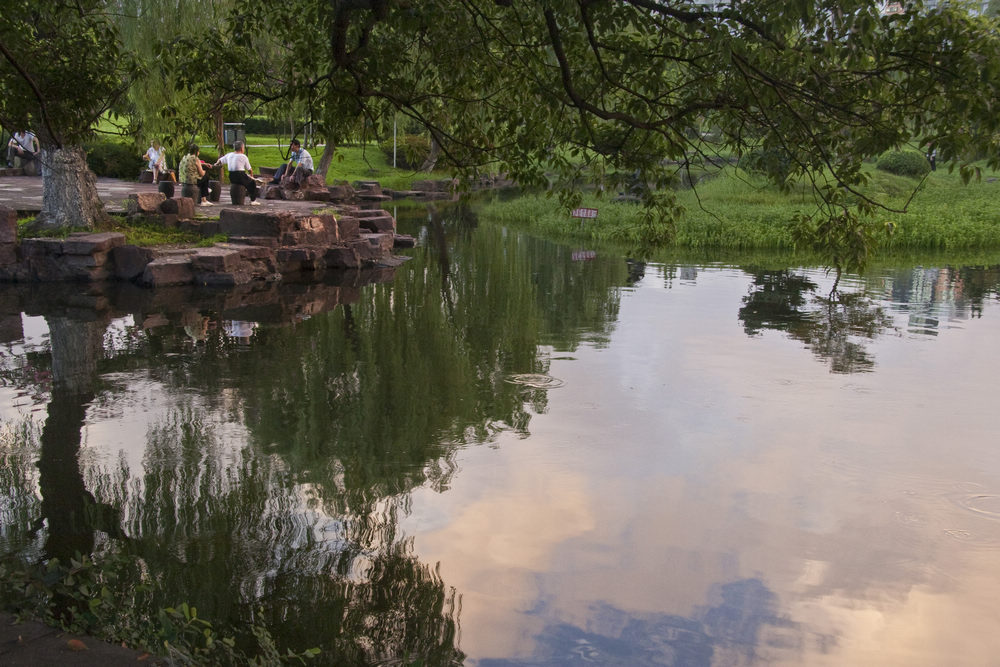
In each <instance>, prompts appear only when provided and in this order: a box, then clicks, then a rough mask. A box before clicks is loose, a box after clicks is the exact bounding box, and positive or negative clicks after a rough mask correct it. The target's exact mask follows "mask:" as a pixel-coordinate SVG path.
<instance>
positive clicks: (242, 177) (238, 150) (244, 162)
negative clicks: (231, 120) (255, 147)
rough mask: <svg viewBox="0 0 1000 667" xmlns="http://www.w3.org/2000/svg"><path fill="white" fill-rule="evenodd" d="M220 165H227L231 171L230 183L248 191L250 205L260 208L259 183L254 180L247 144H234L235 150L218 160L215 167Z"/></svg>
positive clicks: (240, 142)
mask: <svg viewBox="0 0 1000 667" xmlns="http://www.w3.org/2000/svg"><path fill="white" fill-rule="evenodd" d="M220 164H225V165H226V169H228V170H229V182H230V183H237V184H239V185H242V186H243V187H245V188H246V189H247V194H248V195H250V205H251V206H260V202H259V201H257V181H255V180H254V179H253V167H251V166H250V158H248V157H247V155H246V144H245V143H243V142H242V141H237V142H236V143H235V144H233V150H232V151H230V152H228V153H226V154H225V155H223V156H222V157H220V158H219V159H218V160H216V161H215V164H214V165H213V166H215V167H218V166H219V165H220Z"/></svg>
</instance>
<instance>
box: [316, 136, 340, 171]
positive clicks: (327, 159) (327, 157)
mask: <svg viewBox="0 0 1000 667" xmlns="http://www.w3.org/2000/svg"><path fill="white" fill-rule="evenodd" d="M334 150H336V149H335V148H334V146H333V142H332V141H330V140H329V139H327V140H326V145H325V146H323V154H322V155H320V156H319V166H318V167H316V173H317V174H319V175H320V176H322V177H323V178H326V172H327V171H329V169H330V164H331V163H332V162H333V151H334Z"/></svg>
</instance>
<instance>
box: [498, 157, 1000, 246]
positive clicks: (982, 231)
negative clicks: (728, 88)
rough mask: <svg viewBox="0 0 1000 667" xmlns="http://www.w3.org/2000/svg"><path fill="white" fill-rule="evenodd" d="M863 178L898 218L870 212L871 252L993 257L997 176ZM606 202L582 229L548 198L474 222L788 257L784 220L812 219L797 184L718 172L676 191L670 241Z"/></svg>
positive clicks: (533, 198) (633, 213)
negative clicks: (786, 187) (967, 179)
mask: <svg viewBox="0 0 1000 667" xmlns="http://www.w3.org/2000/svg"><path fill="white" fill-rule="evenodd" d="M868 173H869V176H870V181H869V183H868V184H867V185H866V186H865V187H864V192H865V194H866V195H868V196H870V197H874V198H876V199H878V200H879V201H881V202H883V203H884V204H886V206H887V207H888V208H890V209H899V210H895V211H894V210H878V211H877V212H876V213H875V215H874V217H873V218H872V220H871V222H872V224H874V225H877V226H879V227H880V228H885V229H886V230H888V229H891V230H892V233H891V234H889V233H886V234H885V235H884V236H885V238H884V241H883V243H882V245H881V247H880V251H882V252H889V251H893V252H898V251H904V252H909V251H914V250H949V251H953V250H982V249H1000V179H998V174H995V173H984V174H983V177H982V179H981V180H979V181H974V182H972V183H969V184H968V185H966V184H963V183H962V180H961V178H960V177H959V176H958V174H957V173H948V171H947V170H946V169H940V168H939V169H938V170H937V171H936V172H933V173H931V174H930V175H928V177H927V178H926V179H925V180H923V181H921V180H920V179H915V178H906V177H900V176H894V175H892V174H887V173H885V172H881V171H877V170H875V169H874V167H872V168H870V170H869V172H868ZM914 191H916V192H915V193H914ZM911 195H912V199H910V197H911ZM609 199H610V198H609V197H603V198H599V197H597V196H594V195H590V196H586V197H584V201H583V203H582V205H583V206H589V207H594V208H598V210H599V214H598V217H597V218H596V219H594V220H586V221H583V222H581V221H580V220H577V219H573V218H571V217H570V215H569V211H567V210H566V209H564V208H562V207H561V206H560V205H559V203H558V202H557V201H556V200H555V199H552V198H547V197H544V196H541V195H528V196H525V197H522V198H518V199H516V200H513V201H500V200H496V201H494V202H492V203H490V204H489V205H487V206H486V208H485V210H484V211H483V212H482V217H483V219H485V220H494V221H497V222H501V223H504V224H512V225H517V226H521V227H525V228H531V229H533V230H535V231H537V232H539V233H542V234H545V235H548V236H554V237H563V238H577V239H579V238H582V239H592V240H595V241H607V242H612V243H619V244H627V245H635V244H641V245H646V246H648V245H653V246H666V245H672V246H674V247H678V248H688V249H732V250H747V249H756V250H793V249H794V243H793V241H792V226H793V221H794V220H795V218H796V216H798V215H801V214H811V213H814V212H815V211H816V210H817V202H816V201H815V199H814V197H813V195H812V193H811V191H810V190H809V188H807V187H805V185H800V186H798V187H793V188H792V189H791V191H790V192H782V191H780V190H779V189H778V188H776V187H774V186H772V185H769V184H767V183H766V182H764V181H763V180H762V179H760V178H758V177H755V176H752V175H749V174H747V173H746V172H743V171H741V170H737V169H734V168H726V169H724V170H723V171H722V172H721V173H720V174H719V175H718V176H717V177H715V178H713V179H710V180H707V181H705V182H702V183H701V184H699V185H698V186H697V188H694V189H691V190H682V191H680V192H678V203H679V204H680V205H681V207H682V208H683V214H682V215H681V217H680V218H679V220H678V221H677V224H676V228H675V236H674V238H673V240H671V239H670V237H669V227H667V226H665V225H664V224H662V223H660V222H658V221H656V220H650V219H647V217H646V216H645V213H644V211H643V209H642V208H641V207H640V206H637V205H635V204H628V203H616V202H612V201H610V200H609ZM904 208H905V212H900V210H902V209H904Z"/></svg>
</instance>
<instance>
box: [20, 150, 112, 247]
mask: <svg viewBox="0 0 1000 667" xmlns="http://www.w3.org/2000/svg"><path fill="white" fill-rule="evenodd" d="M41 161H42V211H41V213H39V214H38V217H37V218H36V224H37V225H38V226H39V227H44V228H49V229H54V228H58V227H93V226H94V224H95V223H97V222H99V221H103V220H105V219H107V217H108V214H107V212H106V211H105V210H104V203H103V202H102V201H101V199H100V197H99V196H98V195H97V177H96V176H94V172H92V171H91V170H90V168H89V167H88V166H87V154H86V153H85V152H84V150H83V147H82V146H63V147H62V148H45V147H43V148H42V160H41Z"/></svg>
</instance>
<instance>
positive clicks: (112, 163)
mask: <svg viewBox="0 0 1000 667" xmlns="http://www.w3.org/2000/svg"><path fill="white" fill-rule="evenodd" d="M84 149H85V150H86V151H87V166H88V167H90V170H91V171H92V172H94V173H95V174H97V175H98V176H106V177H108V178H121V179H125V180H129V181H135V180H138V178H139V173H140V172H142V170H143V169H145V168H146V161H145V160H143V159H142V153H141V152H137V151H136V150H135V148H134V147H132V146H128V145H126V144H118V143H113V142H101V143H98V144H90V145H89V146H84Z"/></svg>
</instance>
